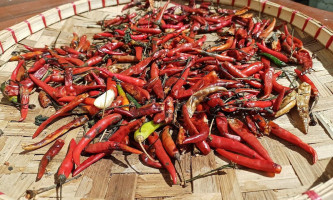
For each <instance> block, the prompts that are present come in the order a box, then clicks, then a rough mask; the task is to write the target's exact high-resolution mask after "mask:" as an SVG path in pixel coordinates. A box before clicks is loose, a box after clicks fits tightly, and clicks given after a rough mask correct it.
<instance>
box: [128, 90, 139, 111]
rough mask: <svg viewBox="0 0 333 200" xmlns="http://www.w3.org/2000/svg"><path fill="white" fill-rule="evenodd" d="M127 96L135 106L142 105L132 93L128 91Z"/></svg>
mask: <svg viewBox="0 0 333 200" xmlns="http://www.w3.org/2000/svg"><path fill="white" fill-rule="evenodd" d="M126 97H127V99H128V100H129V101H130V102H132V103H133V104H134V105H135V107H137V108H140V107H141V105H140V104H139V103H138V101H137V100H136V99H134V97H132V96H131V95H130V94H128V93H126Z"/></svg>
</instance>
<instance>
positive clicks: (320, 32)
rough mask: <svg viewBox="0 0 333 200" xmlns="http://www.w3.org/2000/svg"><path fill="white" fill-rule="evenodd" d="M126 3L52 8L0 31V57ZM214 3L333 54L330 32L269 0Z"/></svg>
mask: <svg viewBox="0 0 333 200" xmlns="http://www.w3.org/2000/svg"><path fill="white" fill-rule="evenodd" d="M129 2H130V0H79V1H75V2H73V3H68V4H64V5H61V6H59V7H56V8H52V9H50V10H48V11H45V12H43V13H41V14H39V15H36V16H34V17H31V18H30V19H28V20H25V21H23V22H21V23H19V24H16V25H14V26H11V27H10V28H6V29H5V30H2V31H0V54H3V53H4V52H5V51H6V50H7V49H9V48H10V47H11V46H13V45H14V44H16V43H18V42H19V41H21V40H22V39H24V38H26V37H27V36H29V35H31V34H33V33H35V32H37V31H39V30H41V29H43V28H46V27H47V26H49V25H51V24H54V23H56V22H59V21H61V20H63V19H66V18H69V17H71V16H74V15H77V14H80V13H83V12H87V11H91V10H94V9H99V8H104V7H107V6H115V5H119V4H125V3H129ZM213 2H214V3H218V4H225V5H231V6H239V7H243V6H248V7H250V8H251V9H252V10H255V11H258V12H261V13H265V14H268V15H271V16H275V17H277V18H279V19H281V20H284V21H286V22H289V23H290V24H292V25H294V26H296V27H297V28H300V29H301V30H302V31H304V32H306V33H307V34H309V35H311V36H312V37H313V38H314V39H316V40H318V41H319V42H320V43H321V44H323V45H324V46H325V47H326V48H327V49H329V50H331V51H332V52H333V44H332V42H333V31H332V30H330V29H328V28H327V27H325V26H323V25H322V24H321V23H320V22H319V21H317V20H315V19H313V18H311V17H309V16H307V15H305V14H303V13H301V12H299V11H297V10H292V9H290V8H287V7H284V6H282V5H279V4H276V3H273V2H270V1H268V0H213Z"/></svg>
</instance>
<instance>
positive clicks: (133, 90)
mask: <svg viewBox="0 0 333 200" xmlns="http://www.w3.org/2000/svg"><path fill="white" fill-rule="evenodd" d="M121 87H122V88H123V89H124V90H125V91H126V92H128V93H129V94H130V95H132V96H133V97H134V98H135V99H136V100H137V101H138V102H140V103H144V102H145V101H147V100H149V99H150V95H149V92H148V91H147V90H145V89H143V88H141V87H138V86H135V85H132V84H130V83H125V82H123V83H121Z"/></svg>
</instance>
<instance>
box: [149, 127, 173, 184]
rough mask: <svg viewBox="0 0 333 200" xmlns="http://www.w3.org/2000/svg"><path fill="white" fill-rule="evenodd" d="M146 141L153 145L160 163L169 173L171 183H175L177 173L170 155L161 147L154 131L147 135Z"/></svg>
mask: <svg viewBox="0 0 333 200" xmlns="http://www.w3.org/2000/svg"><path fill="white" fill-rule="evenodd" d="M148 141H149V143H150V144H151V145H153V146H154V147H155V153H156V156H157V158H158V159H159V161H160V162H161V164H162V165H163V167H164V168H165V169H167V170H168V172H169V173H170V175H171V178H172V182H173V184H174V185H175V184H177V173H176V169H175V166H174V165H173V164H172V162H171V159H170V157H169V156H168V154H167V153H166V152H165V150H164V149H163V145H162V142H161V140H160V139H159V138H158V135H157V134H156V132H154V133H153V134H152V135H150V136H149V137H148Z"/></svg>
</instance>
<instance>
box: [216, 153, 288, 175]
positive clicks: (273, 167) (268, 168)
mask: <svg viewBox="0 0 333 200" xmlns="http://www.w3.org/2000/svg"><path fill="white" fill-rule="evenodd" d="M216 152H217V153H218V154H220V155H221V156H223V157H225V158H227V159H228V160H231V161H232V162H234V163H237V164H239V165H242V166H245V167H248V168H251V169H256V170H259V171H264V172H272V173H277V174H279V173H280V172H281V170H282V167H281V166H280V165H278V164H276V163H273V162H271V161H268V160H259V159H251V158H247V157H244V156H241V155H238V154H234V153H230V152H228V151H225V150H223V149H216Z"/></svg>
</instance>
